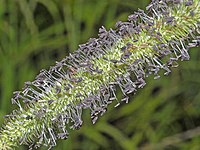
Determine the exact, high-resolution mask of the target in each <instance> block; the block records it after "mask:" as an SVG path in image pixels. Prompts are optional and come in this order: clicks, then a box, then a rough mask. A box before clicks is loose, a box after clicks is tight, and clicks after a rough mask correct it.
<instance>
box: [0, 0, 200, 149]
mask: <svg viewBox="0 0 200 150" xmlns="http://www.w3.org/2000/svg"><path fill="white" fill-rule="evenodd" d="M147 11H148V13H147V14H145V12H144V11H143V10H140V9H139V10H138V11H137V12H135V13H134V14H132V15H130V16H129V17H128V21H127V22H120V21H119V22H117V24H116V29H115V30H112V29H110V30H109V31H106V29H105V28H104V27H102V28H100V29H99V38H97V39H95V38H92V39H90V40H89V41H88V43H86V44H82V45H80V46H79V49H78V50H77V51H75V52H74V53H73V54H70V55H69V56H67V57H66V58H64V59H63V60H62V61H60V62H57V63H56V65H55V66H53V67H51V68H50V69H49V70H48V71H47V70H42V71H41V72H40V74H39V75H38V76H37V77H36V79H35V80H34V81H33V82H26V83H25V86H24V88H23V90H22V91H17V92H14V96H13V98H12V103H13V104H17V105H18V106H19V109H18V110H14V111H13V113H12V114H10V115H7V116H5V118H6V119H5V123H4V125H3V127H2V128H1V130H0V148H1V149H3V150H7V149H12V148H13V147H15V146H18V145H20V144H27V145H30V148H34V149H35V148H38V147H40V146H41V145H46V146H48V147H49V148H51V147H53V146H55V145H56V140H57V139H67V137H68V130H69V129H70V128H71V129H79V128H80V127H81V125H82V123H83V121H82V118H81V115H82V111H83V110H84V109H90V110H91V119H92V122H93V123H95V122H96V120H97V119H98V117H99V115H102V114H103V113H105V111H106V108H107V106H108V104H110V103H112V101H114V100H116V101H117V104H116V107H117V106H118V105H119V104H120V102H121V101H125V102H128V99H129V98H128V94H130V93H135V92H136V91H137V89H139V88H143V87H144V85H145V84H146V83H145V78H146V77H148V76H149V75H150V74H154V75H155V77H154V78H155V79H157V78H159V77H160V75H159V70H161V69H163V70H164V71H165V73H164V75H168V74H169V73H170V72H171V71H170V67H177V60H178V59H181V60H189V54H188V49H189V48H190V47H196V46H199V45H200V36H199V33H200V2H199V0H153V1H152V2H151V3H150V4H149V5H148V6H147ZM116 86H119V87H120V89H121V91H122V93H123V95H124V97H123V99H122V100H118V99H117V97H116V89H115V88H116ZM22 103H23V105H22Z"/></svg>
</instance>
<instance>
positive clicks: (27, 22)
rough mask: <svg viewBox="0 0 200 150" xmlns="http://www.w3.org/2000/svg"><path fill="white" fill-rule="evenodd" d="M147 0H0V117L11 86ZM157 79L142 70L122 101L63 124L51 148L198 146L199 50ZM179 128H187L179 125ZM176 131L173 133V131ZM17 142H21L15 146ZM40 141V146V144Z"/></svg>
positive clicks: (168, 149) (7, 107) (190, 149)
mask: <svg viewBox="0 0 200 150" xmlns="http://www.w3.org/2000/svg"><path fill="white" fill-rule="evenodd" d="M148 3H149V0H123V1H121V0H0V123H1V124H2V123H3V116H4V115H6V114H8V113H10V112H11V111H12V110H13V109H15V108H16V106H14V105H11V101H10V99H11V97H12V92H14V91H16V90H21V88H22V87H23V83H24V82H25V81H28V80H31V81H32V80H33V79H34V77H35V76H36V75H37V74H38V72H39V70H41V69H42V68H46V69H48V68H49V66H51V65H54V64H55V61H59V60H61V59H62V58H64V57H65V56H66V55H68V54H69V53H70V52H73V51H74V50H76V49H77V48H78V45H79V44H81V43H85V42H86V41H87V39H89V38H90V37H97V35H98V28H99V27H101V26H102V25H104V26H105V27H106V28H107V29H109V28H110V27H114V24H115V23H116V21H117V20H122V21H125V20H126V18H127V16H128V15H129V14H131V13H132V12H134V11H135V10H137V8H141V9H145V7H146V6H147V4H148ZM198 50H199V48H196V49H191V50H190V54H191V60H190V61H187V62H180V65H179V67H178V68H175V69H172V70H173V71H172V73H171V74H170V75H169V76H167V77H165V76H162V77H161V78H160V79H158V80H153V77H150V78H148V80H147V85H146V87H145V88H144V89H142V90H139V91H138V92H137V94H136V95H134V96H132V97H131V101H130V103H129V104H123V105H121V106H120V107H118V108H114V105H115V104H111V105H110V106H109V109H108V111H107V112H106V114H105V115H104V116H103V117H101V118H100V119H99V120H98V122H97V123H96V124H95V125H92V123H91V120H90V114H89V111H85V112H84V114H83V120H84V125H83V126H82V128H81V129H80V130H78V131H70V137H69V139H68V140H62V141H58V144H57V146H56V147H55V148H53V149H55V150H135V149H141V150H199V149H200V129H199V127H198V126H199V125H200V77H199V76H200V61H199V60H200V59H199V58H200V51H198ZM186 131H187V132H186ZM177 134H178V135H177ZM18 149H19V150H26V149H28V148H27V147H25V146H20V147H19V148H18ZM41 149H46V148H45V147H44V148H41Z"/></svg>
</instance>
